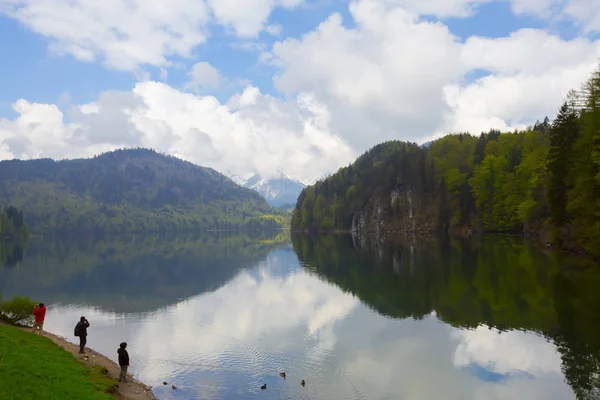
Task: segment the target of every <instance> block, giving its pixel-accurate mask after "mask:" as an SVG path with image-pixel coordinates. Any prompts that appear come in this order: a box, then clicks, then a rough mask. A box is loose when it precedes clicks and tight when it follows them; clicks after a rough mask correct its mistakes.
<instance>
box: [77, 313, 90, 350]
mask: <svg viewBox="0 0 600 400" xmlns="http://www.w3.org/2000/svg"><path fill="white" fill-rule="evenodd" d="M89 327H90V323H89V322H88V320H87V319H86V318H85V317H81V318H80V319H79V322H78V323H77V325H76V326H75V336H79V354H85V351H84V349H85V345H86V343H87V328H89Z"/></svg>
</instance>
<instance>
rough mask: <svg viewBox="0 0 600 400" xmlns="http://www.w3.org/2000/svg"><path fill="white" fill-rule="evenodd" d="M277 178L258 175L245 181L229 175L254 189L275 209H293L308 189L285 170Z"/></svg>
mask: <svg viewBox="0 0 600 400" xmlns="http://www.w3.org/2000/svg"><path fill="white" fill-rule="evenodd" d="M277 172H278V174H279V175H278V176H277V177H276V178H271V179H264V178H263V177H261V176H260V175H258V174H255V175H253V176H251V177H250V178H248V179H244V178H242V177H240V176H236V175H232V174H229V175H228V176H229V178H230V179H231V180H232V181H234V182H235V183H237V184H238V185H240V186H243V187H246V188H248V189H252V190H254V191H255V192H257V193H259V194H260V195H261V196H262V197H263V198H265V199H266V200H267V203H269V204H270V205H271V206H273V207H278V208H282V207H283V208H291V207H290V205H295V204H296V200H297V199H298V195H299V194H300V192H301V191H302V189H304V188H305V187H306V185H305V184H304V183H302V182H300V181H299V180H296V179H294V178H292V177H291V176H289V175H288V174H286V173H285V172H284V171H283V170H278V171H277Z"/></svg>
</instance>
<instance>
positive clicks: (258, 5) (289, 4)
mask: <svg viewBox="0 0 600 400" xmlns="http://www.w3.org/2000/svg"><path fill="white" fill-rule="evenodd" d="M303 1H304V0H245V1H238V0H218V1H217V0H172V1H168V2H164V1H154V2H152V1H150V2H148V1H144V0H113V1H96V2H94V1H87V0H47V1H38V0H0V15H2V14H4V15H6V16H8V17H11V18H14V19H16V20H18V21H19V22H21V23H22V24H24V25H25V26H26V27H28V28H29V29H31V30H32V31H33V32H36V33H38V34H40V35H42V36H45V37H46V38H48V39H49V40H50V44H49V49H50V50H51V51H52V52H53V53H55V54H58V55H71V56H73V57H75V58H76V59H77V60H79V61H84V62H91V61H95V60H99V61H101V62H102V63H104V65H106V66H107V67H109V68H114V69H118V70H127V71H135V70H137V69H138V68H139V67H141V66H143V65H145V64H147V65H153V66H158V67H166V66H169V65H170V64H171V61H170V58H171V57H175V56H177V57H189V56H190V55H191V52H192V50H193V49H194V48H196V47H197V46H198V45H199V44H201V43H204V42H205V41H206V38H207V36H208V35H209V32H208V24H209V23H210V22H213V21H215V20H216V22H217V23H220V24H222V25H224V26H227V27H231V28H232V29H233V30H234V32H235V33H236V35H238V36H240V37H255V36H256V35H258V33H260V32H261V31H262V30H264V29H265V27H266V23H267V19H268V17H269V15H270V14H271V12H272V10H273V9H274V8H276V7H283V8H294V7H297V6H299V5H300V4H302V3H303ZM207 3H208V4H207ZM275 26H276V25H273V26H271V27H270V28H269V30H270V32H271V34H273V32H274V29H275Z"/></svg>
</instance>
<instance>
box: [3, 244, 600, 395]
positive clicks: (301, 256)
mask: <svg viewBox="0 0 600 400" xmlns="http://www.w3.org/2000/svg"><path fill="white" fill-rule="evenodd" d="M0 261H1V262H2V263H3V264H4V265H3V266H0V293H2V295H3V298H4V299H7V298H10V297H13V296H16V295H26V296H30V297H32V298H33V299H34V300H37V301H43V302H44V303H46V304H47V305H48V306H49V311H48V314H47V318H46V325H45V328H46V329H47V330H49V331H51V332H53V333H56V334H59V335H62V336H65V337H66V338H67V339H68V340H70V341H73V342H76V340H77V338H75V337H74V336H73V327H74V325H75V324H76V322H77V321H78V319H79V317H80V316H81V315H85V316H86V317H87V318H88V319H89V321H90V324H91V327H90V329H89V337H88V345H89V346H90V347H92V348H94V349H95V350H97V351H99V352H101V353H104V354H106V355H107V356H109V357H110V358H112V359H113V360H116V359H117V352H116V351H117V347H118V344H119V343H120V342H122V341H126V342H128V344H129V347H128V350H129V353H130V356H131V360H132V362H131V368H130V371H132V372H133V373H134V375H135V377H136V378H138V379H140V380H142V381H143V382H145V383H147V384H149V385H152V386H153V387H154V392H155V394H156V395H157V397H159V398H160V399H254V398H256V399H259V398H260V399H327V400H335V399H340V400H342V399H344V400H347V399H407V400H412V399H414V400H425V399H445V400H450V399H461V400H464V399H575V398H578V399H587V398H594V397H596V398H597V396H598V394H599V391H598V387H599V381H598V379H600V378H599V377H600V374H599V372H600V366H599V361H600V311H599V309H598V308H599V307H598V306H599V305H600V291H598V288H599V287H600V268H598V267H595V266H593V265H589V264H586V263H583V262H580V261H579V260H574V259H569V258H568V257H566V256H564V255H560V254H546V253H545V252H542V251H541V250H540V249H537V248H536V246H535V245H534V244H533V243H527V242H525V241H523V240H521V239H515V238H511V237H504V236H487V237H486V238H485V239H477V240H471V241H457V240H448V239H434V238H426V239H414V238H413V239H406V238H404V239H401V238H398V239H394V240H390V241H388V242H386V243H369V242H366V241H359V240H353V239H352V238H351V237H349V236H324V237H312V238H311V237H307V236H294V237H292V238H290V237H289V236H288V235H287V234H285V233H279V234H272V235H269V234H247V235H227V234H212V235H205V236H200V237H198V236H178V237H174V238H166V237H158V236H125V237H120V238H112V239H106V238H105V239H85V238H69V239H67V238H62V239H52V238H36V239H32V240H31V241H30V242H29V244H28V246H27V249H26V250H25V251H24V252H21V251H20V249H18V248H15V247H14V246H12V247H9V248H7V247H6V245H4V247H3V250H2V251H0ZM280 371H285V372H286V374H287V378H286V379H283V378H281V377H279V372H280ZM302 379H304V380H305V381H306V386H304V387H303V386H301V385H300V381H301V380H302ZM163 381H167V382H168V383H169V385H168V386H163V385H162V382H163ZM264 383H266V384H267V390H265V391H262V390H260V386H261V385H262V384H264ZM171 384H175V385H177V388H178V389H177V390H172V389H171V387H170V386H171Z"/></svg>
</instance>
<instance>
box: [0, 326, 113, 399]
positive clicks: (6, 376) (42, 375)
mask: <svg viewBox="0 0 600 400" xmlns="http://www.w3.org/2000/svg"><path fill="white" fill-rule="evenodd" d="M105 372H106V371H105V370H103V368H102V367H94V368H86V367H85V366H84V365H83V364H82V363H81V362H80V361H78V360H77V359H75V358H74V357H73V356H72V355H71V354H70V353H69V352H67V351H66V350H63V349H62V348H60V347H59V346H58V345H56V344H55V343H54V342H52V341H51V340H50V339H48V338H45V337H42V336H38V335H34V334H32V333H30V332H27V331H23V330H21V329H19V328H15V327H12V326H8V325H2V324H0V399H3V400H12V399H15V400H16V399H19V400H25V399H38V400H42V399H49V400H50V399H90V400H95V399H98V400H101V399H103V400H107V399H114V398H113V397H112V396H111V395H110V394H109V393H114V391H115V390H116V389H117V383H116V381H115V380H114V379H111V378H110V377H108V376H107V374H106V373H105Z"/></svg>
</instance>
